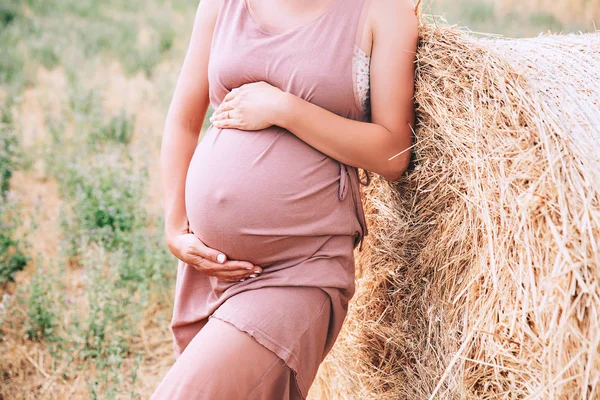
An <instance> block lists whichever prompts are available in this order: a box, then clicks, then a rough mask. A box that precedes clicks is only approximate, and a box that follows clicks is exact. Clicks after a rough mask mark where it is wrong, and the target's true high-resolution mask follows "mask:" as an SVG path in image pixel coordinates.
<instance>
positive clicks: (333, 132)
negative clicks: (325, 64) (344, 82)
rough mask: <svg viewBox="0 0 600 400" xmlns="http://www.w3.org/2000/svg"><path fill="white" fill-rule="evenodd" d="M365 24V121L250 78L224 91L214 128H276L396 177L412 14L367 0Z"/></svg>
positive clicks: (409, 107)
mask: <svg viewBox="0 0 600 400" xmlns="http://www.w3.org/2000/svg"><path fill="white" fill-rule="evenodd" d="M368 22H369V25H370V26H371V29H372V33H373V48H372V51H371V67H370V74H371V75H370V86H371V96H370V97H371V122H361V121H355V120H352V119H348V118H344V117H342V116H339V115H337V114H335V113H333V112H331V111H329V110H326V109H324V108H322V107H319V106H318V105H316V104H313V103H310V102H308V101H306V100H304V99H301V98H299V97H297V96H294V95H293V94H291V93H287V92H284V91H281V90H280V89H278V88H276V87H273V86H271V85H269V84H268V83H266V82H253V83H249V84H245V85H242V86H240V88H236V89H234V90H232V91H231V92H230V93H229V94H227V96H225V98H224V101H223V102H222V103H221V105H220V106H219V108H218V109H217V110H216V111H215V114H213V116H212V117H211V121H212V123H213V125H214V126H216V127H223V128H228V127H231V128H238V129H246V130H255V129H261V128H264V127H267V126H270V125H278V126H281V127H283V128H285V129H287V130H288V131H290V132H292V133H293V134H295V135H296V136H297V137H298V138H300V139H302V140H303V141H304V142H306V143H308V144H309V145H311V146H312V147H314V148H316V149H317V150H319V151H321V152H323V153H325V154H327V155H328V156H330V157H332V158H334V159H336V160H339V161H341V162H343V163H345V164H348V165H352V166H355V167H359V168H363V169H365V170H368V171H373V172H375V173H377V174H379V175H381V176H383V177H384V178H386V179H388V180H390V181H396V180H398V179H399V178H400V176H401V175H402V174H403V173H404V171H405V170H406V169H407V168H408V165H409V163H410V156H411V150H410V149H411V147H412V127H413V125H414V103H413V94H414V61H415V53H416V48H417V36H418V30H417V29H418V24H417V18H416V15H415V12H414V8H413V4H412V1H411V0H382V1H373V2H371V9H370V10H369V16H368ZM228 111H229V112H228Z"/></svg>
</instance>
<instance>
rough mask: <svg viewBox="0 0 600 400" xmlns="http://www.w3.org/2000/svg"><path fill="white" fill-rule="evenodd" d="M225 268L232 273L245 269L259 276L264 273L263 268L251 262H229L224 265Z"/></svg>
mask: <svg viewBox="0 0 600 400" xmlns="http://www.w3.org/2000/svg"><path fill="white" fill-rule="evenodd" d="M223 267H225V268H226V269H228V270H231V271H233V270H236V269H244V270H248V271H252V273H257V274H260V273H261V272H262V268H261V267H259V266H258V265H254V264H252V263H251V262H249V261H238V260H229V261H227V262H226V263H225V264H223Z"/></svg>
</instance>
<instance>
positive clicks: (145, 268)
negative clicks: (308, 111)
mask: <svg viewBox="0 0 600 400" xmlns="http://www.w3.org/2000/svg"><path fill="white" fill-rule="evenodd" d="M196 7H197V2H193V1H186V0H171V1H166V0H144V1H141V0H127V1H125V0H107V1H104V2H98V1H93V0H60V1H59V0H3V1H2V2H1V3H0V54H1V56H0V189H1V193H0V296H1V299H0V399H16V398H19V399H21V398H26V399H29V398H31V399H34V398H35V399H40V398H102V399H110V398H139V397H148V396H149V395H150V394H151V393H152V390H153V389H154V388H155V387H156V385H157V383H158V381H159V380H160V379H161V378H162V376H164V374H165V373H166V371H167V370H168V368H169V367H170V365H171V364H172V362H173V361H174V357H173V354H172V342H171V336H170V332H169V320H170V316H171V309H172V306H173V304H172V296H173V292H174V282H175V267H176V259H175V258H174V257H173V256H172V255H171V254H170V253H169V252H168V250H167V248H166V246H165V245H164V243H163V233H162V208H161V207H162V206H161V194H160V179H159V170H158V157H159V149H160V141H161V135H162V128H163V123H164V118H165V116H166V112H167V109H168V106H169V103H170V100H171V96H172V92H173V89H174V86H175V82H176V79H177V76H178V73H179V70H180V67H181V64H182V61H183V57H184V56H185V51H186V48H187V44H188V40H189V34H190V32H191V28H192V23H193V19H194V14H195V10H196ZM423 11H424V13H428V14H436V15H441V16H443V17H445V18H446V20H447V21H448V22H449V23H451V24H460V25H462V26H466V27H468V28H470V29H471V30H473V31H476V32H490V33H497V34H503V35H506V36H511V37H522V36H534V35H537V34H539V33H540V32H547V31H552V32H563V33H567V32H575V31H586V30H589V31H593V30H595V28H594V24H593V20H594V19H596V20H598V17H599V15H600V0H554V1H551V0H535V1H534V0H529V1H517V0H496V1H492V0H454V1H449V0H436V1H431V0H424V3H423ZM211 113H212V110H209V112H208V113H207V116H209V115H210V114H211ZM206 126H208V123H207V124H206Z"/></svg>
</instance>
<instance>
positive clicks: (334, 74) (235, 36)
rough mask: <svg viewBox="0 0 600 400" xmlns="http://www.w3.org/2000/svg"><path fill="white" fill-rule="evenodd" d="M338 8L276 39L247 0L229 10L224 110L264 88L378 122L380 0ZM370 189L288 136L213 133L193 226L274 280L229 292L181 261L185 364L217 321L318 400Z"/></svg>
mask: <svg viewBox="0 0 600 400" xmlns="http://www.w3.org/2000/svg"><path fill="white" fill-rule="evenodd" d="M329 1H330V3H329V5H328V8H327V9H326V11H324V12H323V13H322V14H321V15H320V16H319V17H317V18H315V19H313V20H312V21H311V22H309V23H306V24H304V25H302V26H299V27H295V28H291V29H287V30H284V31H275V30H273V29H272V28H268V27H267V26H266V25H265V24H263V23H261V22H260V21H259V20H258V18H256V15H255V13H254V12H253V10H252V8H251V7H250V4H248V2H247V1H246V0H223V2H222V6H221V9H220V11H219V15H218V18H217V22H216V26H215V30H214V34H213V41H212V46H211V54H210V61H209V66H208V79H209V87H210V93H209V94H210V101H211V105H212V107H213V108H214V109H216V108H218V106H219V104H220V102H221V101H222V100H223V98H224V97H225V95H226V94H227V93H228V92H229V91H230V90H231V89H233V88H235V87H238V86H240V85H242V84H244V83H248V82H256V81H261V80H263V81H266V82H269V83H270V84H272V85H274V86H277V87H279V88H281V89H282V90H284V91H287V92H290V93H292V94H294V95H296V96H299V97H301V98H303V99H305V100H307V101H309V102H311V103H314V104H317V105H319V106H321V107H323V108H325V109H327V110H329V111H331V112H334V113H336V114H338V115H341V116H343V117H346V118H351V119H355V120H363V121H367V120H368V119H369V112H368V106H367V103H366V102H365V97H364V93H363V95H362V96H361V95H360V92H361V86H360V85H359V81H360V80H359V79H357V78H358V77H359V72H360V71H357V65H359V64H358V63H357V56H359V55H360V53H359V51H360V49H359V48H358V46H357V44H356V43H357V42H358V39H360V37H361V35H362V31H363V29H362V27H363V25H364V21H365V17H366V10H367V7H366V4H367V3H368V0H329ZM363 60H364V58H363ZM362 72H364V71H362ZM363 78H364V76H363ZM360 183H363V182H361V181H360V180H359V176H358V171H357V169H356V168H355V167H352V166H348V165H345V164H343V163H340V162H338V161H337V160H335V159H333V158H331V157H329V156H327V155H325V154H324V153H322V152H320V151H318V150H317V149H315V148H313V147H311V146H310V145H308V144H307V143H305V142H303V141H302V140H300V139H299V138H297V137H296V136H295V135H294V134H293V133H291V132H289V131H287V130H285V129H283V128H281V127H278V126H272V127H270V128H267V129H264V130H260V131H243V130H237V129H220V128H216V127H214V126H210V128H209V129H208V130H207V131H206V133H205V135H204V137H203V138H202V140H201V141H200V143H199V144H198V147H197V148H196V150H195V153H194V156H193V158H192V161H191V163H190V166H189V170H188V174H187V179H186V192H185V202H186V209H187V215H188V219H189V222H190V228H191V230H192V232H193V233H194V234H195V235H197V236H198V237H199V238H200V239H201V240H202V241H203V242H204V243H205V244H206V245H207V246H209V247H212V248H215V249H217V250H220V251H222V252H223V253H225V254H226V255H227V256H228V258H229V259H235V260H246V261H250V262H252V263H254V264H255V265H259V266H261V267H262V268H263V273H262V274H261V275H259V276H258V277H256V278H248V279H246V280H245V281H243V282H226V281H221V280H219V279H217V278H215V277H211V276H207V275H205V274H203V273H201V272H199V271H198V270H196V269H195V268H193V267H191V266H189V265H187V264H185V263H183V262H181V261H180V262H179V264H178V270H177V283H176V291H175V304H174V313H173V319H172V322H171V328H172V331H173V338H174V350H175V355H176V356H179V355H180V354H181V353H182V352H183V350H184V349H185V348H186V346H187V344H188V343H189V342H190V341H191V340H192V338H193V337H194V336H195V335H196V333H197V332H198V331H199V330H200V329H201V328H202V327H203V326H204V325H205V324H206V323H207V322H208V319H209V318H219V319H222V320H225V321H228V322H229V323H231V324H233V325H234V326H236V327H237V328H238V329H240V330H242V331H245V332H247V333H248V334H250V335H251V336H252V337H253V338H254V339H256V341H258V342H259V343H260V344H262V345H263V346H265V347H266V348H268V349H269V350H271V351H272V352H274V353H275V354H277V355H278V356H279V357H280V358H281V359H282V360H283V361H284V362H285V363H286V364H287V365H288V366H289V367H290V369H291V370H293V372H294V375H295V378H296V380H295V381H296V384H297V387H298V389H299V392H300V393H301V394H302V396H304V397H306V395H307V393H308V389H309V387H310V386H311V384H312V382H313V380H314V378H315V376H316V373H317V370H318V367H319V365H320V363H321V362H322V361H323V359H324V358H325V356H326V355H327V353H328V352H329V350H330V349H331V347H332V346H333V344H334V342H335V340H336V338H337V336H338V334H339V332H340V329H341V327H342V324H343V322H344V319H345V317H346V313H347V309H348V302H349V301H350V299H351V298H352V296H353V295H354V290H355V283H354V273H355V270H354V254H353V250H354V248H356V247H357V246H359V245H360V247H359V249H361V248H362V240H363V237H364V236H365V235H366V234H367V226H366V221H365V216H364V211H363V205H362V201H361V198H360V187H359V184H360ZM368 183H369V179H368V175H367V181H366V183H363V184H368Z"/></svg>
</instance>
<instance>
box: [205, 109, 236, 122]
mask: <svg viewBox="0 0 600 400" xmlns="http://www.w3.org/2000/svg"><path fill="white" fill-rule="evenodd" d="M232 112H233V111H231V110H227V111H219V112H216V113H214V114H213V115H211V117H210V121H211V122H214V121H220V120H224V119H228V118H231V117H232V115H231V113H232Z"/></svg>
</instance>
